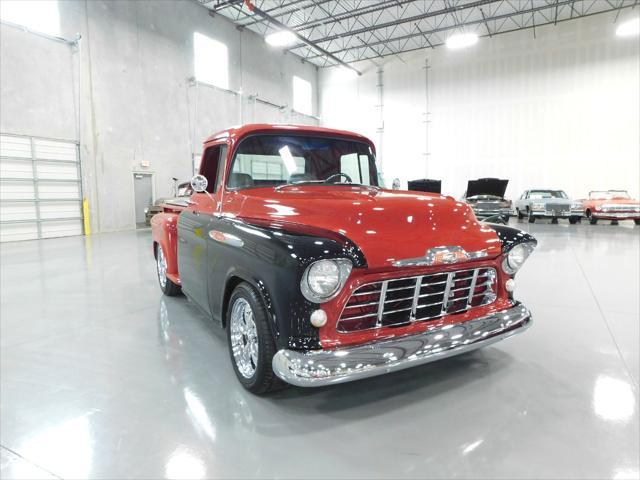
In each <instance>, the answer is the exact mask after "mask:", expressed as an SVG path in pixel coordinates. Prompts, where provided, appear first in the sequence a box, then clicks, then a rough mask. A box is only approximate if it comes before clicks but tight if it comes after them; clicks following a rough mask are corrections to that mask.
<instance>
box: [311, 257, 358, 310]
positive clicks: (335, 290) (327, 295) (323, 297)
mask: <svg viewBox="0 0 640 480" xmlns="http://www.w3.org/2000/svg"><path fill="white" fill-rule="evenodd" d="M325 262H330V263H332V264H333V265H334V266H335V267H336V270H335V271H336V279H335V282H333V284H332V285H331V288H329V289H328V290H327V291H325V292H320V291H318V289H317V286H316V287H314V281H313V280H314V279H313V277H314V275H320V274H319V273H318V270H319V269H320V268H321V267H322V266H323V265H327V266H328V264H327V263H325ZM352 268H353V263H352V262H351V260H349V259H347V258H326V259H322V260H317V261H315V262H313V263H311V264H310V265H308V266H307V268H306V269H305V271H304V273H303V274H302V279H301V280H300V291H301V292H302V295H303V296H304V298H306V299H307V300H309V301H310V302H313V303H324V302H328V301H329V300H332V299H333V298H335V297H336V296H337V295H338V294H339V293H340V292H341V291H342V288H343V287H344V285H345V283H346V282H347V279H348V278H349V275H350V274H351V269H352Z"/></svg>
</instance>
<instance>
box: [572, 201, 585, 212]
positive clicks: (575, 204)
mask: <svg viewBox="0 0 640 480" xmlns="http://www.w3.org/2000/svg"><path fill="white" fill-rule="evenodd" d="M571 210H582V203H580V202H573V203H572V204H571Z"/></svg>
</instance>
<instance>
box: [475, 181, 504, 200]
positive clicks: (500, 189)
mask: <svg viewBox="0 0 640 480" xmlns="http://www.w3.org/2000/svg"><path fill="white" fill-rule="evenodd" d="M508 183H509V180H501V179H499V178H479V179H478V180H469V182H468V183H467V193H466V195H465V197H466V198H469V197H474V196H476V195H495V196H496V197H500V198H504V193H505V192H506V191H507V184H508Z"/></svg>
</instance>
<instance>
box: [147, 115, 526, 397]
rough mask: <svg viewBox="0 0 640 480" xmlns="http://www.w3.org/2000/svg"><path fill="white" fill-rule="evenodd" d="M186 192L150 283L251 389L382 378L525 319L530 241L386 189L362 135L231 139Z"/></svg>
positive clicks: (168, 222) (435, 198) (242, 134)
mask: <svg viewBox="0 0 640 480" xmlns="http://www.w3.org/2000/svg"><path fill="white" fill-rule="evenodd" d="M192 185H193V188H194V190H195V193H194V194H193V195H192V196H191V198H190V199H189V201H188V202H185V206H184V207H175V206H174V207H171V208H169V206H168V205H167V204H165V212H163V213H160V214H158V215H155V216H154V217H153V219H152V220H151V223H152V236H153V253H154V255H155V258H156V265H157V273H158V280H159V284H160V288H161V289H162V291H163V292H164V293H165V294H166V295H176V294H178V293H179V292H180V291H181V290H182V292H184V293H185V294H186V295H187V296H188V297H189V298H190V299H191V300H192V301H193V302H194V303H195V304H197V305H199V306H200V307H201V308H202V309H203V310H204V311H205V312H207V314H208V315H211V316H212V317H213V319H214V320H215V321H217V322H219V323H220V324H221V325H222V326H223V327H225V328H226V329H227V342H228V346H229V352H230V359H231V364H232V366H233V369H234V371H235V374H236V376H237V378H238V380H239V381H240V382H241V383H242V385H244V387H245V388H247V389H248V390H250V391H252V392H254V393H263V392H267V391H269V390H273V389H276V388H278V387H280V386H281V385H282V381H284V382H286V383H290V384H294V385H299V386H309V387H311V386H320V385H329V384H335V383H340V382H347V381H351V380H357V379H361V378H365V377H370V376H374V375H381V374H385V373H388V372H391V371H394V370H400V369H404V368H408V367H412V366H415V365H420V364H423V363H426V362H431V361H434V360H438V359H441V358H445V357H449V356H452V355H457V354H461V353H464V352H467V351H469V350H473V349H476V348H479V347H482V346H485V345H489V344H492V343H494V342H496V341H499V340H502V339H504V338H507V337H510V336H512V335H514V334H517V333H519V332H522V331H524V330H525V329H526V328H527V327H528V326H529V325H530V323H531V314H530V312H529V310H528V309H527V308H526V307H524V306H523V305H522V304H520V303H519V302H518V301H516V300H514V298H513V291H514V287H515V281H514V276H515V274H516V272H517V271H518V270H519V269H520V267H521V266H522V265H523V263H524V262H525V260H526V259H527V257H528V256H529V254H530V253H531V252H532V251H533V249H534V247H535V245H536V240H535V239H534V238H533V237H532V236H531V235H529V234H527V233H526V232H523V231H521V230H518V229H515V228H511V227H508V226H505V225H490V224H482V223H479V222H478V221H477V220H476V218H475V216H474V215H473V213H472V212H471V209H470V208H469V207H468V206H467V205H465V204H464V203H461V202H458V201H456V200H455V199H453V198H451V197H445V196H442V195H438V194H427V193H416V192H406V191H403V192H395V191H393V190H384V189H382V188H380V187H379V186H378V175H377V169H376V163H375V147H374V145H373V143H372V142H371V141H370V140H369V139H367V138H365V137H363V136H360V135H358V134H355V133H350V132H345V131H340V130H331V129H325V128H319V127H309V126H282V125H279V126H274V125H246V126H243V127H238V128H232V129H229V130H225V131H223V132H220V133H218V134H216V135H213V136H211V137H209V139H208V140H207V141H206V142H205V145H204V156H203V161H202V164H201V166H200V175H197V176H195V177H194V178H193V180H192Z"/></svg>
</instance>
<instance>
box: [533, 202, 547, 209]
mask: <svg viewBox="0 0 640 480" xmlns="http://www.w3.org/2000/svg"><path fill="white" fill-rule="evenodd" d="M546 208H547V206H546V204H544V203H542V202H533V203H532V204H531V210H545V209H546Z"/></svg>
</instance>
